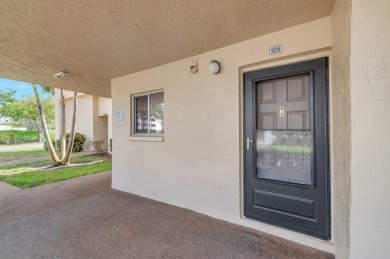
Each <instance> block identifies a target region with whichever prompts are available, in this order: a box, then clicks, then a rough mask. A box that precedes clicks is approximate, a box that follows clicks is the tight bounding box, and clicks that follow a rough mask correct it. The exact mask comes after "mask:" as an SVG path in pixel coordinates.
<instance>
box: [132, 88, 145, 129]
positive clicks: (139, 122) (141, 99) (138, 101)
mask: <svg viewBox="0 0 390 259" xmlns="http://www.w3.org/2000/svg"><path fill="white" fill-rule="evenodd" d="M134 102H135V114H134V117H135V125H134V126H135V130H134V133H144V134H145V133H148V96H147V95H143V96H138V97H135V98H134Z"/></svg>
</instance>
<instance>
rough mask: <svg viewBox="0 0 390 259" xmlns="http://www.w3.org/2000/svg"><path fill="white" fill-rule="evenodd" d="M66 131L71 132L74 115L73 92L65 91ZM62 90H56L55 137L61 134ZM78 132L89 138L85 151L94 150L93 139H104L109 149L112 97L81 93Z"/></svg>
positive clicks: (104, 144)
mask: <svg viewBox="0 0 390 259" xmlns="http://www.w3.org/2000/svg"><path fill="white" fill-rule="evenodd" d="M64 96H65V114H66V132H67V133H68V132H70V126H71V124H72V115H73V92H71V91H64ZM60 100H61V98H60V90H59V89H56V90H55V109H56V114H55V128H56V129H55V138H56V139H59V138H60V135H61V125H60V123H61V109H60ZM76 132H79V133H82V134H84V135H85V136H86V137H87V138H86V141H85V144H84V150H85V151H93V150H94V147H93V145H92V144H91V141H95V140H103V141H104V143H103V145H102V149H103V150H108V144H109V142H110V139H111V98H105V97H99V96H93V95H88V94H83V93H79V95H78V107H77V117H76Z"/></svg>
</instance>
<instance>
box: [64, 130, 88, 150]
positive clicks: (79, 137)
mask: <svg viewBox="0 0 390 259" xmlns="http://www.w3.org/2000/svg"><path fill="white" fill-rule="evenodd" d="M69 138H70V133H66V145H68V142H69ZM85 139H86V136H85V135H84V134H81V133H78V132H76V133H75V134H74V143H73V151H72V152H73V153H77V152H81V151H83V146H84V143H85ZM57 148H58V149H61V140H60V139H58V140H57Z"/></svg>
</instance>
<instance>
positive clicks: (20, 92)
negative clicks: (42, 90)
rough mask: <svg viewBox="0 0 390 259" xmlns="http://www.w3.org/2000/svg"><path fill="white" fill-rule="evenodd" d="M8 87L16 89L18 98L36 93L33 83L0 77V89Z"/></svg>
mask: <svg viewBox="0 0 390 259" xmlns="http://www.w3.org/2000/svg"><path fill="white" fill-rule="evenodd" d="M7 89H12V90H16V93H15V97H16V98H17V99H20V98H23V97H28V96H33V95H34V93H33V90H32V87H31V83H27V82H20V81H15V80H10V79H5V78H0V91H4V90H7ZM42 97H43V96H42Z"/></svg>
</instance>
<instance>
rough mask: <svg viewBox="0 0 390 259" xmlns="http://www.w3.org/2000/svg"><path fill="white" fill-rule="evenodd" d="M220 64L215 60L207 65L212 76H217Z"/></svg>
mask: <svg viewBox="0 0 390 259" xmlns="http://www.w3.org/2000/svg"><path fill="white" fill-rule="evenodd" d="M220 64H221V63H220V62H219V61H218V60H216V59H213V60H211V61H210V65H209V72H210V73H212V74H218V73H219V70H220V67H219V65H220Z"/></svg>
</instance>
